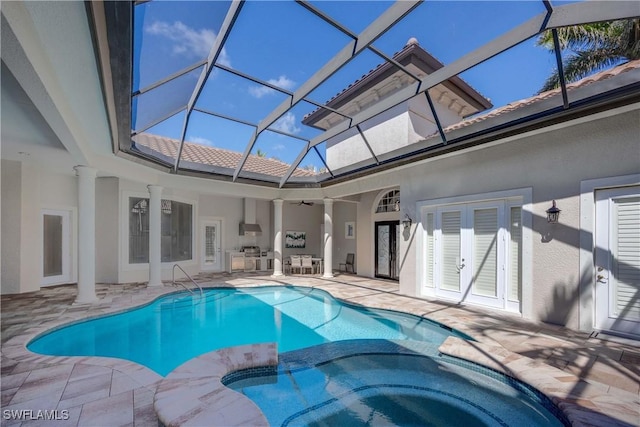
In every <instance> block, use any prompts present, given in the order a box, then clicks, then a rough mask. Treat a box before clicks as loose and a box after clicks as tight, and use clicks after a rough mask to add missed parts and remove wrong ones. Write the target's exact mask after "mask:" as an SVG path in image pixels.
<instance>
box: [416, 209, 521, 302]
mask: <svg viewBox="0 0 640 427" xmlns="http://www.w3.org/2000/svg"><path fill="white" fill-rule="evenodd" d="M422 221H423V223H424V230H423V249H422V259H423V263H424V264H423V274H422V276H423V280H422V288H423V292H425V293H426V294H432V295H437V296H441V297H444V298H448V299H453V300H456V301H468V302H474V303H478V304H482V305H487V306H492V307H497V308H507V309H513V307H514V304H512V303H515V307H517V306H518V305H519V304H517V303H518V302H520V300H521V293H522V289H521V288H522V203H521V202H520V201H516V200H493V201H486V202H477V203H457V204H449V205H440V206H432V207H425V208H423V212H422ZM510 302H511V303H510Z"/></svg>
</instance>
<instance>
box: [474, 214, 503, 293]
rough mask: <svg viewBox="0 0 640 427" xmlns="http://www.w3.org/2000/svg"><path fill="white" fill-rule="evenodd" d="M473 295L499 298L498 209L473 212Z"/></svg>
mask: <svg viewBox="0 0 640 427" xmlns="http://www.w3.org/2000/svg"><path fill="white" fill-rule="evenodd" d="M473 234H474V236H473V293H474V294H477V295H483V296H491V297H494V296H497V279H498V277H497V273H496V268H497V263H498V209H495V208H491V209H476V210H474V211H473Z"/></svg>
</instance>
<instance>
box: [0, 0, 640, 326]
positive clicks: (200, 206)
mask: <svg viewBox="0 0 640 427" xmlns="http://www.w3.org/2000/svg"><path fill="white" fill-rule="evenodd" d="M60 5H61V6H60V9H56V14H54V15H51V16H50V15H48V12H49V11H50V10H51V9H52V8H51V7H48V6H47V3H46V2H44V3H42V2H41V3H38V2H36V3H32V2H21V3H17V2H16V3H12V2H8V3H3V6H2V14H3V27H2V34H3V70H4V67H6V68H7V70H8V71H9V72H10V73H11V75H12V76H13V78H14V79H15V83H14V82H8V83H7V84H8V85H11V87H16V85H18V86H19V88H20V89H21V90H22V92H20V91H17V92H12V97H11V99H10V100H9V101H11V105H13V106H15V107H16V108H15V109H12V110H11V115H10V117H11V119H12V120H15V121H17V122H20V123H31V124H32V128H30V127H29V126H21V127H19V129H18V128H16V127H14V128H12V129H13V130H15V131H16V132H15V133H10V132H7V133H5V129H4V128H5V126H4V123H5V122H4V121H5V119H6V118H5V117H4V116H3V140H2V144H3V153H2V166H1V167H2V212H1V215H2V216H1V221H2V227H1V232H2V239H1V240H2V257H1V258H2V286H1V292H2V294H11V293H19V292H30V291H35V290H37V289H39V288H40V286H41V285H42V221H41V219H42V217H41V215H42V210H43V209H62V210H67V211H68V212H69V213H70V222H71V229H70V234H69V236H68V238H69V239H70V242H71V246H70V260H71V261H70V262H71V277H70V278H69V282H70V283H74V282H75V281H76V280H77V269H78V265H77V260H78V254H77V252H78V249H77V247H78V244H77V242H78V239H82V237H83V236H80V235H78V220H77V217H78V178H77V177H76V176H75V174H74V171H73V169H72V167H71V166H74V165H90V166H91V167H93V168H95V169H97V171H98V178H97V180H96V218H95V219H96V281H98V282H102V281H104V282H114V283H128V282H140V281H142V282H144V281H147V280H148V279H149V269H148V266H147V265H146V264H138V265H129V264H128V261H127V254H126V252H127V249H126V248H127V246H126V245H127V242H128V234H127V232H128V231H127V230H128V197H133V196H135V197H148V194H149V193H148V189H147V186H148V185H158V186H161V187H163V191H162V195H163V198H167V199H171V200H176V201H182V202H185V203H189V204H191V205H192V206H193V208H194V210H193V212H194V214H193V257H192V260H188V261H185V262H181V265H182V266H183V267H184V268H185V270H186V271H187V272H188V273H197V272H199V271H200V268H201V265H200V259H201V251H202V248H201V246H202V245H201V240H200V239H201V236H200V234H201V233H200V226H201V223H202V221H204V220H206V219H208V218H218V219H221V220H223V226H224V230H225V231H224V234H223V242H222V248H223V251H224V250H231V249H234V248H238V247H241V246H243V245H258V246H260V247H261V248H264V249H267V248H271V247H273V244H274V235H273V234H274V233H273V227H274V210H273V203H272V201H273V200H275V199H283V200H284V201H285V202H284V206H283V230H284V231H287V230H293V231H305V232H306V233H307V247H306V248H305V250H304V251H303V252H305V253H312V254H320V253H321V250H322V249H321V248H322V237H321V236H322V234H321V225H323V223H324V220H323V218H324V206H323V200H324V199H325V198H328V199H333V200H334V203H333V218H332V222H333V230H332V231H333V233H332V241H333V257H332V259H333V265H332V267H333V268H334V269H337V268H338V266H339V264H340V263H344V261H345V259H346V255H347V254H348V253H355V254H356V266H357V267H356V268H357V273H358V274H359V275H362V276H366V277H373V276H374V274H375V262H374V245H375V238H374V224H375V222H376V220H379V219H389V220H398V221H399V220H401V219H402V217H403V216H404V215H405V214H406V215H409V216H410V217H411V218H412V220H413V225H412V228H411V230H410V232H408V233H401V236H402V237H401V242H400V254H399V255H400V280H399V282H400V292H401V293H403V294H407V295H413V296H416V297H423V295H421V294H420V292H419V283H418V281H419V279H420V273H419V272H418V268H417V266H418V265H419V260H420V256H421V254H420V251H419V249H418V247H417V245H418V243H417V242H418V241H419V238H418V237H419V233H420V232H421V231H420V230H421V227H422V226H423V224H421V222H420V212H419V208H418V207H419V206H421V204H424V203H428V202H429V201H431V200H437V199H447V198H456V200H464V199H465V198H472V199H474V200H482V197H483V195H485V194H493V193H496V192H508V191H512V190H518V191H521V192H523V193H526V194H530V195H531V200H530V211H529V214H528V215H530V223H531V227H530V236H531V238H530V248H529V250H530V252H528V253H527V254H526V256H524V258H523V259H524V261H523V262H524V263H526V270H527V271H528V273H527V274H528V275H529V277H528V278H527V281H525V283H527V287H526V289H523V301H522V305H521V308H520V315H522V316H524V317H526V318H529V319H532V320H538V321H546V322H551V323H556V324H561V325H566V326H568V327H571V328H582V329H588V328H590V327H591V326H590V325H592V323H593V322H589V318H590V317H591V316H592V314H591V313H592V311H593V305H586V306H585V305H584V304H583V306H582V307H581V306H580V301H583V302H584V301H589V299H588V298H582V295H581V294H584V293H587V294H588V293H589V292H591V293H593V285H594V284H593V283H592V281H589V280H586V279H585V278H588V277H591V276H590V274H591V273H589V274H586V273H585V266H584V262H582V261H581V260H582V258H581V249H582V251H583V252H584V251H587V253H588V251H591V250H592V248H590V247H582V248H581V245H584V243H583V242H584V241H585V240H584V236H583V232H582V230H583V229H584V227H583V225H581V221H582V218H583V216H584V214H585V209H586V210H592V209H593V206H589V205H585V204H584V203H583V202H582V194H581V183H583V182H584V181H587V180H594V179H599V178H603V179H604V178H615V177H627V178H625V182H626V183H627V184H628V183H631V184H640V178H636V177H637V176H638V175H640V137H639V134H640V104H637V103H636V104H629V105H626V106H622V107H617V108H612V109H608V110H605V111H601V112H598V113H594V114H591V115H586V116H583V117H580V118H577V119H573V120H570V121H566V122H564V123H560V124H554V125H549V126H546V127H543V128H541V129H538V130H535V131H530V132H528V133H524V134H520V135H517V136H512V137H509V138H506V139H500V138H496V139H494V140H493V141H491V142H489V143H486V144H484V145H480V146H477V147H474V148H468V149H465V150H462V151H458V152H453V153H450V154H446V155H441V156H438V157H433V158H430V159H426V160H420V161H416V162H413V163H410V164H406V165H403V166H399V167H396V168H393V169H388V170H385V171H383V172H377V173H373V174H370V175H366V176H360V177H358V178H354V179H350V180H345V181H342V182H340V183H338V184H333V185H329V186H324V187H314V188H282V189H280V188H278V187H275V186H270V187H266V186H258V185H249V184H245V183H234V182H229V181H213V180H209V179H206V178H201V177H192V176H184V175H181V176H178V175H174V174H170V173H167V171H166V170H165V169H162V168H160V167H157V166H156V167H152V166H149V165H148V164H140V163H138V162H136V161H133V159H132V158H131V157H126V156H116V155H114V154H113V153H112V151H113V150H112V145H111V135H110V127H109V125H108V123H109V120H108V115H107V111H106V110H107V109H106V108H105V104H104V101H103V96H102V92H101V84H100V73H99V72H98V67H97V64H96V62H95V56H94V52H93V44H92V42H91V35H90V32H89V28H88V25H87V22H86V16H85V14H84V13H85V12H84V5H82V4H81V3H80V2H68V3H64V4H62V3H60ZM5 21H6V22H8V23H9V26H7V25H5ZM60 22H65V23H67V22H68V23H69V25H60ZM36 24H37V25H36ZM54 53H55V55H54ZM4 79H5V77H4V74H3V92H4V90H5V89H6V88H5V80H4ZM5 102H8V101H6V100H5V99H4V98H3V108H4V107H5V105H4V104H5ZM410 104H411V102H408V103H405V104H402V105H401V107H400V110H401V109H402V108H405V109H406V108H408V109H409V111H410V112H406V111H405V112H402V111H399V110H390V111H389V112H388V113H387V115H382V116H380V118H379V119H377V121H374V123H375V124H376V126H373V127H371V128H370V129H368V130H365V131H366V132H372V133H375V134H374V135H371V138H370V139H371V141H372V143H373V146H374V147H379V146H380V145H381V144H382V145H384V143H388V145H389V146H390V147H402V146H406V145H407V144H412V143H416V144H419V143H421V142H420V141H419V140H420V138H421V137H424V136H426V135H428V134H429V133H430V132H433V131H434V130H435V129H436V128H435V127H434V125H433V123H431V122H429V120H427V119H425V116H426V115H427V113H428V111H427V109H426V108H425V104H424V102H423V101H421V102H420V103H419V105H414V104H411V105H410ZM19 106H22V107H25V108H18V107H19ZM439 108H440V107H437V109H439ZM30 111H37V112H39V114H38V115H34V114H31V113H30ZM443 114H444V113H443ZM385 118H386V119H389V123H387V125H389V127H386V128H385V123H386V121H385V120H384V119H385ZM425 120H426V121H425ZM427 125H428V126H427ZM43 129H45V130H46V131H43ZM376 129H377V130H376ZM36 130H37V132H36ZM47 143H49V144H48V145H46V144H47ZM45 145H46V148H43V147H44V146H45ZM337 146H342V147H346V146H348V144H338V145H337ZM16 147H18V148H17V149H19V148H20V147H24V148H23V151H33V154H32V155H28V154H27V155H24V156H22V157H20V156H19V155H18V154H17V149H16ZM38 147H39V148H38ZM359 147H360V148H358V149H357V150H356V151H354V152H346V153H342V154H341V155H340V156H342V157H346V156H347V154H348V155H349V156H352V157H351V160H356V161H357V160H358V159H360V158H363V156H364V154H363V153H364V151H361V149H363V150H366V151H368V150H367V149H366V148H365V147H363V146H362V145H360V146H359ZM345 149H346V148H345ZM348 149H349V150H351V148H348ZM328 151H329V150H328ZM345 165H346V164H344V165H342V166H345ZM394 188H399V189H400V198H401V205H400V211H399V212H397V213H387V214H383V215H380V214H375V213H374V212H375V207H376V203H377V201H378V200H379V198H380V196H381V195H382V194H384V192H385V191H388V190H389V189H394ZM244 199H251V200H255V201H256V211H255V215H256V221H257V222H258V223H259V224H260V225H261V227H262V230H263V233H262V236H259V237H247V236H244V237H241V236H239V233H238V224H239V223H240V222H241V221H243V217H244V211H243V200H244ZM300 200H308V201H314V202H315V204H314V206H296V205H295V204H292V202H297V201H300ZM552 200H556V201H557V204H558V207H559V208H560V209H561V210H562V213H561V217H560V223H559V224H556V225H550V224H548V223H547V222H546V218H545V211H546V209H548V208H549V207H550V206H551V201H552ZM346 222H355V223H356V239H347V238H346V237H345V236H344V226H345V223H346ZM525 223H526V222H525ZM291 253H293V251H291V250H288V249H285V250H284V254H283V255H284V256H287V255H290V254H291ZM224 268H225V267H224V265H223V266H222V268H221V270H224ZM586 269H587V270H590V269H593V265H590V266H589V265H588V266H587V267H586ZM162 277H163V279H165V280H167V279H169V278H170V277H171V265H169V264H167V265H163V267H162ZM581 280H586V281H587V282H588V283H581ZM581 298H582V299H581ZM585 319H586V320H585Z"/></svg>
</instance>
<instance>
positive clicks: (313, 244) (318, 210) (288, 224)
mask: <svg viewBox="0 0 640 427" xmlns="http://www.w3.org/2000/svg"><path fill="white" fill-rule="evenodd" d="M334 209H335V204H334ZM323 223H324V204H323V203H316V204H314V205H313V206H306V205H302V206H298V205H296V204H291V203H290V202H287V201H285V202H284V205H283V207H282V227H283V230H282V231H283V235H282V253H283V257H288V256H291V255H295V254H311V255H316V256H320V253H321V248H320V244H321V242H322V238H321V237H320V225H321V224H323ZM287 231H304V232H306V233H307V236H306V237H307V238H306V245H305V247H304V248H286V247H285V238H284V237H285V234H286V232H287ZM334 233H335V225H334Z"/></svg>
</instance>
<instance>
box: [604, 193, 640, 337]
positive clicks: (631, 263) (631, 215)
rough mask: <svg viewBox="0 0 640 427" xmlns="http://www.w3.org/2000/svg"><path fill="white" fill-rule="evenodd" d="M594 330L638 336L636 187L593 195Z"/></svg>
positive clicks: (639, 215)
mask: <svg viewBox="0 0 640 427" xmlns="http://www.w3.org/2000/svg"><path fill="white" fill-rule="evenodd" d="M595 234H596V235H595V244H596V247H595V270H596V271H595V277H596V283H595V299H596V313H595V314H596V315H595V327H596V328H598V329H602V330H609V331H616V332H621V333H625V334H633V335H640V187H638V186H635V187H626V188H617V189H609V190H598V191H597V192H596V232H595Z"/></svg>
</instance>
